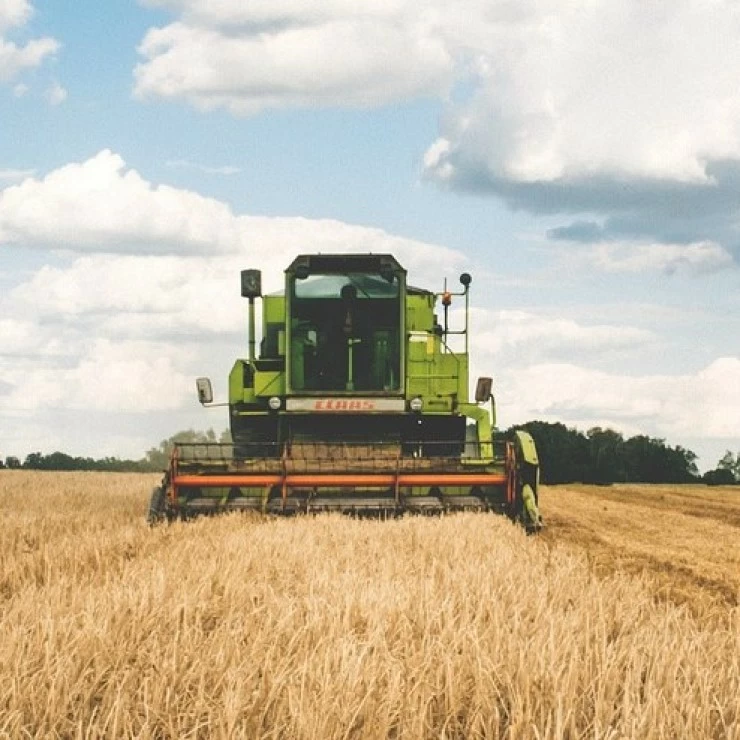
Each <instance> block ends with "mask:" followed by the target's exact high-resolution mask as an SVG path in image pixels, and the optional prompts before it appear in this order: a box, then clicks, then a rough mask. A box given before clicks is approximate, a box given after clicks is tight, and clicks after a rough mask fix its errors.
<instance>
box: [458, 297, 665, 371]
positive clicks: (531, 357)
mask: <svg viewBox="0 0 740 740" xmlns="http://www.w3.org/2000/svg"><path fill="white" fill-rule="evenodd" d="M471 319H472V325H473V327H474V330H473V332H472V334H473V336H472V346H473V352H474V354H475V356H476V357H477V358H478V359H479V360H481V361H482V360H487V359H488V358H491V360H492V364H493V365H494V366H495V365H497V364H498V363H499V362H502V361H503V362H504V363H506V365H508V366H511V365H521V364H523V363H534V362H542V361H544V360H548V359H555V358H562V357H569V358H573V357H576V356H577V357H579V358H580V359H582V360H583V361H586V362H588V361H589V360H591V361H593V359H594V357H595V356H596V357H599V358H602V357H604V356H606V355H609V354H611V353H615V352H624V351H627V350H634V349H636V348H639V347H640V346H642V345H644V344H646V343H647V342H650V341H654V340H655V335H654V334H653V333H652V332H650V331H647V330H645V329H639V328H635V327H631V326H615V325H610V324H592V325H587V324H583V323H579V322H577V321H574V320H572V319H567V318H563V317H558V316H552V315H543V314H537V313H533V312H531V311H521V310H501V311H487V310H483V309H476V310H474V311H472V312H471Z"/></svg>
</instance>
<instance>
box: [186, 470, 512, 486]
mask: <svg viewBox="0 0 740 740" xmlns="http://www.w3.org/2000/svg"><path fill="white" fill-rule="evenodd" d="M507 482H508V481H507V476H506V475H500V474H498V473H399V474H398V475H395V474H392V473H391V474H385V473H357V474H353V473H350V474H334V475H332V474H320V473H316V474H311V473H308V474H295V473H293V474H291V473H289V474H287V475H281V474H279V473H276V474H262V473H252V474H246V475H238V474H236V475H232V474H224V475H176V476H175V477H174V478H173V480H172V483H173V484H174V486H175V487H178V488H179V487H181V486H192V487H200V488H218V487H220V486H236V487H243V488H250V487H258V486H285V488H313V487H317V488H322V487H345V488H349V487H367V488H386V487H391V486H396V485H398V486H500V485H506V484H507Z"/></svg>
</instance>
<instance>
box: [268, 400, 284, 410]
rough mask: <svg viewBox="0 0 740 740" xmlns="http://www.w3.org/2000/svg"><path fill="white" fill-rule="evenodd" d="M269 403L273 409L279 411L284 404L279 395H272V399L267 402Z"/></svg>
mask: <svg viewBox="0 0 740 740" xmlns="http://www.w3.org/2000/svg"><path fill="white" fill-rule="evenodd" d="M267 405H268V406H269V407H270V408H271V409H272V410H273V411H277V410H278V409H279V408H280V406H281V405H282V401H281V400H280V398H279V396H271V398H270V400H269V401H268V402H267Z"/></svg>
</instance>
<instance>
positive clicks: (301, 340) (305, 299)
mask: <svg viewBox="0 0 740 740" xmlns="http://www.w3.org/2000/svg"><path fill="white" fill-rule="evenodd" d="M460 283H461V285H462V289H461V290H460V292H451V291H448V290H446V289H445V290H444V291H443V292H441V293H435V292H433V291H430V290H423V289H420V288H414V287H412V286H410V285H408V284H407V283H406V270H404V269H403V267H401V265H400V264H399V263H398V262H397V261H396V260H395V259H394V258H393V257H392V256H390V255H382V254H380V255H376V254H358V255H338V254H336V255H302V256H300V257H298V258H297V259H295V260H294V262H293V263H292V264H291V265H290V267H288V269H287V270H286V271H285V291H284V292H281V293H279V294H273V295H266V296H262V290H261V274H260V272H259V271H258V270H244V271H243V272H242V273H241V293H242V296H244V297H245V298H247V299H248V300H249V343H248V347H249V356H248V358H247V359H240V360H237V361H236V363H235V364H234V367H233V369H232V370H231V374H230V375H229V402H228V406H229V419H230V426H231V435H232V441H233V444H215V443H205V444H203V443H198V444H190V443H188V444H178V445H176V446H175V449H174V451H173V454H172V459H171V463H170V467H169V470H168V471H167V472H166V473H165V476H164V479H163V481H162V485H161V486H160V487H158V488H156V489H155V490H154V492H153V494H152V501H151V505H150V512H149V519H150V521H159V520H163V519H172V518H175V517H185V518H187V517H189V516H191V515H192V514H196V513H206V512H208V513H210V512H218V511H230V510H247V509H249V510H256V511H261V512H265V513H272V514H293V513H298V512H316V511H342V512H355V513H362V514H366V513H369V512H378V513H381V514H386V515H395V514H399V513H403V512H440V511H456V510H470V509H472V510H487V511H497V512H499V513H502V514H506V515H508V516H509V517H511V518H512V519H514V520H517V521H519V522H521V523H522V524H523V525H524V526H525V527H526V528H527V530H529V531H534V530H537V529H538V528H539V527H540V525H541V519H540V515H539V512H538V508H537V487H538V478H539V468H538V459H537V452H536V449H535V445H534V441H533V440H532V437H531V436H530V435H529V434H527V433H526V432H523V431H518V432H516V433H515V434H514V436H513V438H512V439H511V440H504V439H502V440H498V439H494V436H493V424H494V423H495V405H494V399H493V396H492V393H491V385H492V382H491V379H490V378H479V379H478V382H477V386H476V389H475V396H474V400H473V401H470V400H469V398H468V395H469V381H468V338H469V334H468V313H469V311H468V308H469V288H470V283H471V277H470V275H468V274H465V273H464V274H462V275H461V276H460ZM260 297H261V298H262V334H261V342H260V351H259V356H257V352H256V344H257V339H256V332H255V300H256V299H257V298H260ZM453 297H459V298H461V299H462V301H463V302H464V305H465V319H464V326H462V327H461V328H458V329H457V330H453V329H451V328H450V326H449V321H450V316H449V309H450V306H451V303H452V300H453ZM438 301H439V302H440V303H441V309H442V323H440V322H439V319H438V316H437V314H435V306H436V304H437V302H438ZM460 323H462V319H460ZM455 335H457V336H455ZM452 345H454V346H455V351H453V348H452ZM458 345H459V347H460V348H461V349H460V350H459V351H458V349H457V346H458ZM197 388H198V398H199V400H200V402H201V403H202V404H203V405H217V404H213V392H212V387H211V383H210V380H209V379H207V378H199V379H198V381H197ZM222 405H226V404H222Z"/></svg>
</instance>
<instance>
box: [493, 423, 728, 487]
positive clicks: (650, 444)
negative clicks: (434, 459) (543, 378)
mask: <svg viewBox="0 0 740 740" xmlns="http://www.w3.org/2000/svg"><path fill="white" fill-rule="evenodd" d="M514 429H524V430H526V431H528V432H529V433H530V434H531V435H532V437H533V439H534V441H535V444H536V445H537V453H538V455H539V459H540V469H541V480H542V482H543V483H549V484H553V485H554V484H558V483H575V482H580V483H597V484H609V483H694V482H704V483H707V484H710V485H731V484H733V483H737V482H740V452H739V453H738V454H737V455H733V454H732V453H731V452H729V451H728V452H727V453H726V454H725V456H724V457H723V458H722V459H721V460H720V461H719V462H718V463H717V466H716V468H715V469H714V470H710V471H707V472H706V473H704V475H702V476H700V475H699V471H698V469H697V466H696V460H697V456H696V454H695V453H694V452H692V451H691V450H689V449H686V448H684V447H681V446H680V445H677V446H676V447H671V446H670V445H668V444H666V442H665V440H663V439H657V438H653V437H648V436H645V435H642V434H640V435H637V436H634V437H629V438H627V439H625V438H624V436H623V435H622V434H620V433H619V432H615V431H614V430H613V429H602V428H601V427H593V428H592V429H589V430H588V431H587V432H585V433H584V432H581V431H580V430H578V429H571V428H568V427H566V426H565V424H561V423H551V422H545V421H530V422H527V423H526V424H522V425H520V426H517V427H512V428H511V429H509V430H507V433H508V434H511V432H513V431H514Z"/></svg>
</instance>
